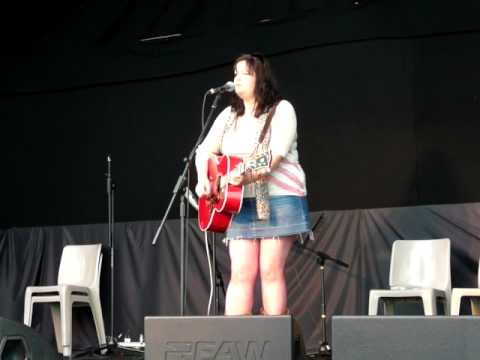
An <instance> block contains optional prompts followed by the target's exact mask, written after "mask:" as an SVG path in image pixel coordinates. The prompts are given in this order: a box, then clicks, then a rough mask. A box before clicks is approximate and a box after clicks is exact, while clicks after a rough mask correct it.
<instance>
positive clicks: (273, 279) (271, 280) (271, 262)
mask: <svg viewBox="0 0 480 360" xmlns="http://www.w3.org/2000/svg"><path fill="white" fill-rule="evenodd" d="M294 239H295V237H284V238H280V239H264V240H262V241H261V243H260V274H261V279H262V301H263V309H264V312H265V314H268V315H282V314H286V313H287V285H286V282H285V262H286V261H287V257H288V253H289V252H290V249H291V247H292V244H293V241H294Z"/></svg>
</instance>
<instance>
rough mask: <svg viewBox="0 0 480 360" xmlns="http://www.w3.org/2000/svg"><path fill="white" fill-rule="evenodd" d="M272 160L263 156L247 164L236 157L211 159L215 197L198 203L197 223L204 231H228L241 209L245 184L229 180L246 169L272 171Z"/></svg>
mask: <svg viewBox="0 0 480 360" xmlns="http://www.w3.org/2000/svg"><path fill="white" fill-rule="evenodd" d="M271 160H272V157H271V155H270V153H264V154H261V155H258V156H256V157H251V158H248V160H247V161H246V162H244V161H243V160H242V159H241V158H239V157H236V156H229V155H222V156H213V157H211V158H210V159H209V160H208V172H207V175H208V181H209V182H210V189H212V194H211V195H210V196H206V195H204V196H202V197H200V199H199V201H198V223H199V225H200V229H201V230H202V231H213V232H220V233H223V232H225V231H226V230H227V229H228V227H229V226H230V223H231V222H232V219H233V216H234V215H235V214H237V213H238V212H239V211H240V209H241V208H242V200H243V185H233V184H230V183H229V182H228V179H230V178H231V177H234V176H238V175H241V174H244V173H245V172H246V171H247V170H249V169H251V170H257V169H264V168H267V169H268V168H270V163H271Z"/></svg>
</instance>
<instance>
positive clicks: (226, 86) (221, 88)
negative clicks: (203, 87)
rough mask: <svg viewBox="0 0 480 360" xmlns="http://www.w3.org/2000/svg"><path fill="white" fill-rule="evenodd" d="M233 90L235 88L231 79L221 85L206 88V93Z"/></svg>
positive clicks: (211, 93)
mask: <svg viewBox="0 0 480 360" xmlns="http://www.w3.org/2000/svg"><path fill="white" fill-rule="evenodd" d="M233 90H235V85H234V84H233V81H227V82H226V83H225V84H224V85H222V86H219V87H216V88H211V89H210V90H208V93H209V94H210V95H213V94H221V93H224V92H232V91H233Z"/></svg>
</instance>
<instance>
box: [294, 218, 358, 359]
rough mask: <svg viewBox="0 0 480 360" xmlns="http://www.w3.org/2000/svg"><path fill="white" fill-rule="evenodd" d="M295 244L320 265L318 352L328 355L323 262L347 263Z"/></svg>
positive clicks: (329, 349) (329, 350)
mask: <svg viewBox="0 0 480 360" xmlns="http://www.w3.org/2000/svg"><path fill="white" fill-rule="evenodd" d="M322 218H323V214H322V215H320V217H319V218H318V219H317V221H316V223H315V225H314V226H313V228H312V233H313V232H314V231H315V228H316V227H317V225H318V224H319V223H320V221H321V220H322ZM295 246H296V248H297V249H299V250H301V251H302V252H305V253H307V254H308V255H309V256H312V257H313V258H315V261H316V263H317V264H318V265H319V266H320V272H321V277H320V289H321V291H322V298H321V299H322V300H321V304H320V310H321V314H320V323H321V325H322V340H321V342H320V346H319V349H318V350H319V354H320V355H321V356H329V355H331V351H332V348H331V346H330V344H329V343H328V341H327V313H326V306H327V296H326V294H325V262H326V261H327V260H329V261H332V262H334V263H335V264H337V265H340V266H343V267H345V268H348V267H349V265H348V264H347V263H345V262H343V261H342V260H339V259H336V258H334V257H332V256H330V255H328V254H326V253H324V252H323V251H318V250H313V249H310V248H307V247H305V246H303V245H300V244H298V243H295Z"/></svg>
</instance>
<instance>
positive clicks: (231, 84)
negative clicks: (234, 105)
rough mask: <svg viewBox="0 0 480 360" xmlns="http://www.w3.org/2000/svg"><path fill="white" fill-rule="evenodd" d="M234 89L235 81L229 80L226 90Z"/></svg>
mask: <svg viewBox="0 0 480 360" xmlns="http://www.w3.org/2000/svg"><path fill="white" fill-rule="evenodd" d="M234 90H235V84H234V83H233V81H227V82H226V83H225V91H227V92H232V91H234Z"/></svg>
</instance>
